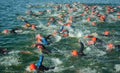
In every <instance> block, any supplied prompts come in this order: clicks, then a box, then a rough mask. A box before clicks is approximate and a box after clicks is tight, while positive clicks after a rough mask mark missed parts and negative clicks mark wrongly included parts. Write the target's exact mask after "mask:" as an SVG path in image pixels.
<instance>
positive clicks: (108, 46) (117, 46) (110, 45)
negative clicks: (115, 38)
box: [106, 43, 120, 52]
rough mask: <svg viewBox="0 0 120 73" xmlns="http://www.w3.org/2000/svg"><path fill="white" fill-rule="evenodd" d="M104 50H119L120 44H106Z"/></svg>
mask: <svg viewBox="0 0 120 73" xmlns="http://www.w3.org/2000/svg"><path fill="white" fill-rule="evenodd" d="M106 50H107V51H108V52H112V51H120V45H115V44H112V43H110V44H107V46H106Z"/></svg>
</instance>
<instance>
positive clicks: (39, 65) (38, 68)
mask: <svg viewBox="0 0 120 73" xmlns="http://www.w3.org/2000/svg"><path fill="white" fill-rule="evenodd" d="M43 59H44V56H43V55H40V58H39V61H38V63H37V65H35V64H31V65H30V67H29V68H30V70H31V71H32V72H34V73H40V72H44V71H47V70H50V69H54V68H55V67H45V66H44V65H42V63H43Z"/></svg>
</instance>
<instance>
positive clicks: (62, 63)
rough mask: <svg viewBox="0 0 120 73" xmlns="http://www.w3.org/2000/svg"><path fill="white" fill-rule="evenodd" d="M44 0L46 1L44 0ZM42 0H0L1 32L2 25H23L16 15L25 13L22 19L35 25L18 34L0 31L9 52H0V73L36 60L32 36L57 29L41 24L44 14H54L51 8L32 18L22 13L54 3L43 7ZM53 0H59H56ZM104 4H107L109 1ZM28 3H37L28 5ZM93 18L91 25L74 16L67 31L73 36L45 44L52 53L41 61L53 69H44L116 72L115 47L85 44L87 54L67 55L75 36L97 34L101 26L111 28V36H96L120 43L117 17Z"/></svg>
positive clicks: (14, 72) (18, 72)
mask: <svg viewBox="0 0 120 73" xmlns="http://www.w3.org/2000/svg"><path fill="white" fill-rule="evenodd" d="M45 2H47V1H46V0H45ZM45 2H44V1H43V3H42V1H39V0H20V1H19V0H2V1H1V2H0V32H2V31H3V30H4V29H12V28H16V27H19V28H23V25H24V24H25V23H24V22H23V21H21V20H20V19H19V17H21V16H23V17H25V18H26V20H28V21H29V22H30V23H32V24H36V25H37V27H38V30H37V31H32V30H24V31H23V32H22V33H21V34H17V35H15V34H9V35H4V34H2V33H1V34H0V47H4V48H7V49H8V50H10V53H9V54H8V55H5V56H4V55H0V73H27V71H26V68H27V67H28V66H29V65H30V64H31V63H37V62H38V60H39V53H38V52H37V51H38V49H36V48H34V49H33V48H31V45H32V44H34V43H36V41H35V36H36V35H37V34H38V33H40V34H42V35H44V36H46V35H48V34H50V33H52V32H53V31H54V30H56V29H58V28H57V26H51V27H49V28H47V27H46V26H45V25H46V24H47V20H48V19H47V18H48V17H49V16H50V15H53V16H55V13H54V12H53V14H48V15H47V14H46V15H43V16H41V17H40V18H35V17H30V16H28V15H26V12H27V11H28V10H33V11H34V12H37V11H40V10H41V11H42V10H46V9H52V6H53V5H54V3H50V4H51V5H50V6H49V5H48V7H46V6H45V4H46V5H47V3H45ZM48 2H51V1H48ZM66 2H67V1H66ZM68 2H69V1H68ZM82 2H84V1H82ZM86 2H87V1H86ZM118 2H119V1H118ZM55 3H56V1H55ZM57 3H62V2H61V1H60V2H59V1H58V2H57ZM69 3H70V2H69ZM110 3H111V2H110ZM115 3H116V2H115ZM52 4H53V5H52ZM107 4H109V2H108V3H107ZM113 4H114V3H113ZM113 4H109V5H111V6H119V4H114V5H113ZM29 5H33V6H36V5H39V6H37V7H33V8H29ZM104 6H106V5H102V4H101V7H104ZM118 11H119V9H118ZM103 12H104V11H103ZM119 12H120V11H119ZM115 15H116V14H113V16H114V18H115ZM85 18H87V17H85ZM96 22H97V26H96V27H93V26H91V25H90V24H89V23H87V22H85V19H84V18H80V19H76V20H75V22H74V23H73V27H74V28H73V29H74V32H73V33H71V34H72V35H73V37H69V38H62V39H61V40H60V41H59V42H55V43H53V44H52V45H50V46H46V47H47V48H48V49H49V50H51V51H52V52H53V53H52V54H50V55H45V59H44V62H43V64H44V65H45V66H48V67H49V66H55V67H56V68H55V69H54V70H50V71H47V72H46V73H119V72H120V55H119V52H116V51H115V52H112V53H108V52H106V51H103V49H105V48H104V47H103V46H100V47H97V46H91V47H86V50H85V53H86V54H87V56H85V57H72V56H71V51H72V50H74V49H77V50H79V44H78V43H77V41H78V39H79V38H81V39H82V40H83V41H84V39H83V37H82V36H83V35H86V34H89V33H94V32H97V33H99V34H101V33H103V32H104V31H105V30H109V31H110V32H112V33H111V34H112V36H111V37H103V36H99V38H100V39H103V40H104V41H105V42H106V43H114V44H120V36H119V35H120V20H116V21H111V20H110V19H108V21H107V22H105V23H101V22H99V21H97V19H96ZM72 35H71V36H72ZM81 35H82V36H81ZM101 49H102V50H101ZM20 51H30V52H32V53H33V54H20V53H19V52H20Z"/></svg>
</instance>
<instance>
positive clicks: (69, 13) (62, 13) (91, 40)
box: [0, 3, 120, 73]
mask: <svg viewBox="0 0 120 73" xmlns="http://www.w3.org/2000/svg"><path fill="white" fill-rule="evenodd" d="M31 7H34V6H31ZM80 7H82V8H80ZM53 8H54V10H46V11H39V12H38V13H35V12H34V11H28V12H27V15H29V16H31V17H42V16H43V15H46V14H49V15H50V14H52V13H53V14H54V12H56V13H58V15H57V16H56V17H54V16H52V17H49V19H48V22H47V25H46V27H48V28H49V27H50V26H52V25H56V26H59V27H60V28H59V29H58V30H56V31H54V32H53V33H51V34H50V35H47V36H46V37H44V36H43V35H42V34H37V35H36V37H35V38H36V43H35V44H33V45H32V47H36V48H38V50H39V52H40V57H39V61H38V63H37V64H30V69H31V71H33V72H38V73H39V71H45V70H49V69H54V67H45V66H44V65H43V64H42V62H43V59H44V54H51V51H50V50H48V49H47V48H46V45H50V44H52V43H53V42H55V41H53V40H51V39H52V38H54V39H57V38H55V37H56V36H60V37H62V38H66V39H67V38H68V37H70V35H69V34H70V30H71V29H73V27H72V26H73V25H75V24H74V23H75V22H76V21H75V20H79V21H80V19H86V21H87V23H88V24H91V25H92V26H97V22H99V23H103V22H107V20H109V19H110V20H112V21H119V20H120V11H119V9H120V7H119V6H118V7H112V6H106V7H104V8H105V9H104V8H101V7H100V6H97V5H95V6H88V5H85V4H80V3H73V4H64V5H62V4H58V5H55V6H53ZM104 10H105V11H104ZM102 11H104V13H103V12H102ZM81 12H82V13H81ZM114 14H115V15H116V16H115V18H112V17H111V18H108V16H109V15H114ZM20 20H22V21H23V22H25V25H24V28H25V29H31V30H34V31H37V29H39V28H38V27H37V25H35V24H31V23H29V22H28V21H27V20H26V18H24V17H21V18H20ZM21 32H23V30H22V29H18V28H14V29H11V30H8V29H5V30H4V31H3V32H2V33H4V34H18V33H21ZM110 35H112V34H111V32H110V31H108V30H106V31H105V32H103V34H98V33H96V34H94V35H93V34H87V35H85V36H84V37H83V38H84V39H85V40H87V43H85V42H83V41H81V40H80V39H78V43H79V44H80V49H79V51H78V50H73V51H72V56H75V57H77V56H86V54H85V53H84V49H85V46H91V45H95V44H96V43H100V44H101V46H104V47H105V48H106V49H105V50H107V51H109V52H111V51H112V50H114V49H116V48H117V50H119V49H120V45H119V44H118V45H115V44H113V43H106V42H104V41H103V40H101V39H100V38H99V37H98V36H105V37H109V36H110ZM53 44H54V43H53ZM8 52H9V51H7V50H6V49H4V48H3V49H0V53H1V54H7V53H8Z"/></svg>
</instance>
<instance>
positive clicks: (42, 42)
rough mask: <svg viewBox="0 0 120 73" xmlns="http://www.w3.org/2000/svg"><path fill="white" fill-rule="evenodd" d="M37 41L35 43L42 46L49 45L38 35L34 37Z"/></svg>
mask: <svg viewBox="0 0 120 73" xmlns="http://www.w3.org/2000/svg"><path fill="white" fill-rule="evenodd" d="M36 39H37V43H40V44H43V45H49V44H50V43H49V42H48V41H47V39H46V38H45V37H43V36H42V35H40V34H38V35H37V36H36Z"/></svg>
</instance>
